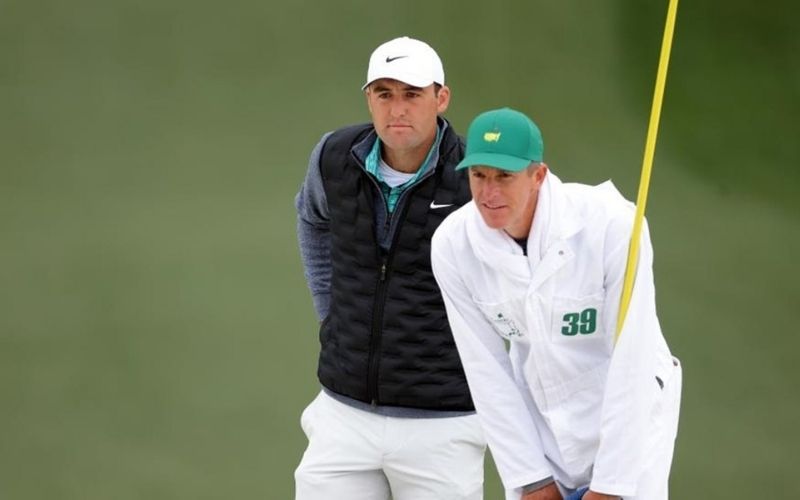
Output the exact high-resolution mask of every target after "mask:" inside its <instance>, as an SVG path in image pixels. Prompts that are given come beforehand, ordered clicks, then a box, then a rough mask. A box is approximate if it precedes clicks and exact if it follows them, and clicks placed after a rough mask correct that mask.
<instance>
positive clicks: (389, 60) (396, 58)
mask: <svg viewBox="0 0 800 500" xmlns="http://www.w3.org/2000/svg"><path fill="white" fill-rule="evenodd" d="M404 57H408V56H395V57H389V56H386V62H387V63H390V62H392V61H396V60H398V59H402V58H404Z"/></svg>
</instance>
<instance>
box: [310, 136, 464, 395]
mask: <svg viewBox="0 0 800 500" xmlns="http://www.w3.org/2000/svg"><path fill="white" fill-rule="evenodd" d="M372 130H373V128H372V126H371V125H357V126H353V127H348V128H344V129H341V130H338V131H336V132H334V133H333V135H331V136H330V137H329V138H328V140H327V141H326V143H325V146H324V148H323V150H322V156H321V158H320V171H321V173H322V179H323V182H324V186H325V194H326V196H327V201H328V208H329V210H330V232H331V261H332V265H333V268H332V275H331V305H330V312H329V314H328V316H327V317H326V318H325V320H324V321H323V323H322V326H321V327H320V343H321V351H320V358H319V369H318V376H319V380H320V382H321V383H322V385H323V386H325V387H326V388H328V389H329V390H331V391H333V392H336V393H338V394H343V395H345V396H349V397H351V398H353V399H357V400H359V401H363V402H367V403H372V404H376V405H386V406H402V407H408V408H420V409H429V410H441V411H469V410H473V409H474V408H473V405H472V399H471V398H470V394H469V390H468V387H467V381H466V378H465V377H464V371H463V368H462V366H461V361H460V360H459V357H458V353H457V351H456V347H455V344H454V341H453V337H452V333H451V332H450V327H449V326H448V323H447V316H446V313H445V308H444V302H443V300H442V296H441V294H440V292H439V289H438V287H437V286H436V282H435V280H434V277H433V272H432V271H431V260H430V241H431V236H433V232H434V231H435V230H436V228H437V227H438V226H439V224H440V223H441V222H442V220H443V219H444V217H445V216H447V215H448V214H449V213H451V212H452V211H453V210H455V209H456V208H458V207H460V206H461V205H463V204H464V203H466V202H467V201H469V200H470V193H469V185H468V180H467V176H466V174H465V173H464V172H463V171H459V172H456V171H455V166H456V164H457V163H458V162H459V161H460V160H461V158H462V157H463V155H464V144H463V141H462V140H461V138H459V137H458V136H457V135H456V134H455V132H453V131H452V128H451V127H447V129H446V130H445V133H444V134H443V137H442V140H441V143H440V146H439V162H438V164H437V165H436V167H435V171H434V173H433V175H428V176H425V177H424V178H423V179H421V180H420V181H418V182H417V183H416V184H414V185H413V186H411V187H410V188H408V191H407V192H406V193H404V196H403V198H402V199H401V201H400V202H399V203H398V205H397V207H396V208H395V213H394V217H401V218H402V222H401V223H400V225H399V226H398V228H397V230H396V232H395V235H394V239H393V240H392V244H391V248H390V249H389V251H388V252H385V251H383V250H382V249H381V248H380V246H379V245H378V241H377V237H376V232H375V210H376V207H379V209H380V207H381V204H382V203H384V202H383V201H382V200H381V196H382V195H381V193H380V191H379V188H378V184H377V180H376V179H375V178H374V177H372V176H371V175H370V174H368V173H367V172H366V170H365V169H364V167H363V164H362V163H361V161H360V160H358V159H357V158H356V156H355V154H354V153H353V152H352V151H351V149H352V148H353V146H354V145H355V144H358V143H359V142H360V141H361V140H363V139H364V138H365V137H366V136H367V135H368V134H369V133H370V132H372ZM376 202H377V204H376ZM432 203H435V204H436V206H437V208H431V204H432ZM447 204H452V205H451V206H449V207H438V206H439V205H447Z"/></svg>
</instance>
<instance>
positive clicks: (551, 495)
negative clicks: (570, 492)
mask: <svg viewBox="0 0 800 500" xmlns="http://www.w3.org/2000/svg"><path fill="white" fill-rule="evenodd" d="M562 498H563V497H562V496H561V492H560V491H558V487H557V486H556V483H550V484H548V485H547V486H545V487H544V488H539V489H538V490H536V491H531V492H528V493H526V494H524V495H522V498H521V499H520V500H561V499H562Z"/></svg>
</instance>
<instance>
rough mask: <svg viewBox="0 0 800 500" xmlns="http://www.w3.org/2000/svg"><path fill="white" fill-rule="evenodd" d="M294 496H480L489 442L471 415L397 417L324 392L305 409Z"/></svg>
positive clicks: (424, 499)
mask: <svg viewBox="0 0 800 500" xmlns="http://www.w3.org/2000/svg"><path fill="white" fill-rule="evenodd" d="M300 425H301V426H302V427H303V431H304V432H305V433H306V437H308V448H306V451H305V453H304V454H303V458H302V460H301V461H300V465H299V466H298V467H297V470H296V471H295V474H294V477H295V500H319V499H323V498H328V499H336V500H339V499H341V500H388V499H390V498H391V499H393V500H481V499H482V498H483V456H484V451H485V449H486V441H485V438H484V436H483V431H482V430H481V427H480V423H479V422H478V418H477V416H476V415H468V416H462V417H449V418H396V417H385V416H381V415H376V414H373V413H369V412H366V411H363V410H359V409H356V408H353V407H350V406H348V405H345V404H343V403H340V402H339V401H336V400H335V399H333V398H331V397H330V396H328V395H327V394H325V392H320V394H319V395H318V396H317V397H316V399H314V401H312V402H311V404H310V405H308V407H307V408H306V409H305V410H304V411H303V415H302V417H301V418H300Z"/></svg>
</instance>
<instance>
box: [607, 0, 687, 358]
mask: <svg viewBox="0 0 800 500" xmlns="http://www.w3.org/2000/svg"><path fill="white" fill-rule="evenodd" d="M677 12H678V0H670V1H669V7H668V9H667V24H666V26H664V38H663V40H662V41H661V56H660V58H659V60H658V74H657V75H656V89H655V93H654V94H653V107H652V109H651V110H650V125H649V126H648V128H647V141H646V143H645V147H644V160H643V161H642V177H641V179H640V180H639V195H638V197H637V199H636V216H635V218H634V220H633V234H632V236H631V244H630V247H629V248H628V263H627V265H626V267H625V281H624V284H623V286H622V297H621V299H620V303H619V315H618V316H617V332H616V334H615V336H614V342H615V343H616V341H617V340H619V334H620V333H621V332H622V326H623V325H624V324H625V316H626V315H627V314H628V306H630V303H631V294H632V293H633V280H634V277H635V276H636V267H637V261H638V258H639V240H641V236H642V221H643V220H644V209H645V206H646V205H647V191H648V189H649V188H650V172H651V171H652V169H653V155H654V153H655V149H656V136H657V135H658V121H659V118H660V117H661V102H662V100H663V98H664V86H665V85H666V82H667V66H669V53H670V50H671V49H672V33H673V32H674V31H675V16H676V14H677Z"/></svg>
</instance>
